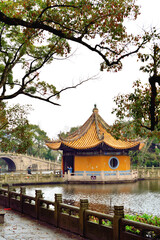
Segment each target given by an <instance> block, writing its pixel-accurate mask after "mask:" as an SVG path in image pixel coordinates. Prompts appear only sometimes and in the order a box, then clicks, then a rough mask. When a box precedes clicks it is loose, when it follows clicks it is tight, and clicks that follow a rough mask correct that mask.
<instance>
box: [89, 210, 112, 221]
mask: <svg viewBox="0 0 160 240" xmlns="http://www.w3.org/2000/svg"><path fill="white" fill-rule="evenodd" d="M85 214H86V217H88V216H94V217H97V218H98V219H108V220H109V221H111V222H113V216H112V215H109V214H105V213H99V212H96V211H92V210H86V211H85Z"/></svg>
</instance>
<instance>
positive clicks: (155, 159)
mask: <svg viewBox="0 0 160 240" xmlns="http://www.w3.org/2000/svg"><path fill="white" fill-rule="evenodd" d="M159 153H160V145H159V140H158V138H155V137H152V138H148V139H147V141H145V146H144V147H143V148H142V149H141V151H135V152H130V156H131V162H132V165H133V166H137V165H138V166H146V167H152V166H154V167H159V166H160V155H159Z"/></svg>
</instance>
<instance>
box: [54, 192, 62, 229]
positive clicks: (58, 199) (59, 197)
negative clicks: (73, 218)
mask: <svg viewBox="0 0 160 240" xmlns="http://www.w3.org/2000/svg"><path fill="white" fill-rule="evenodd" d="M60 203H62V194H55V206H54V208H55V209H54V222H55V226H56V227H58V226H59V222H58V218H59V211H60V209H59V204H60Z"/></svg>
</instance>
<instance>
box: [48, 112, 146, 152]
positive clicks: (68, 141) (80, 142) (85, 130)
mask: <svg viewBox="0 0 160 240" xmlns="http://www.w3.org/2000/svg"><path fill="white" fill-rule="evenodd" d="M108 130H109V125H108V124H107V123H106V122H105V121H104V120H103V119H102V118H101V116H100V115H99V114H98V109H97V108H96V107H95V108H94V109H93V113H92V115H91V116H90V118H89V119H88V120H87V121H86V122H85V123H84V124H83V125H82V126H81V127H80V128H78V129H77V130H76V131H75V132H74V133H72V134H70V135H69V136H68V137H66V138H64V139H63V138H62V137H61V136H60V139H59V140H57V141H52V142H47V143H46V145H47V146H48V147H49V148H51V149H54V150H58V149H61V150H62V149H64V147H65V146H66V147H69V148H71V149H77V150H78V149H79V150H86V149H91V148H94V147H96V146H98V145H100V144H101V143H103V144H105V145H106V146H109V147H111V148H114V149H120V150H123V149H132V148H134V147H138V148H140V147H141V148H142V145H140V142H130V141H122V140H116V139H115V138H114V137H113V136H112V135H111V134H110V133H109V131H108Z"/></svg>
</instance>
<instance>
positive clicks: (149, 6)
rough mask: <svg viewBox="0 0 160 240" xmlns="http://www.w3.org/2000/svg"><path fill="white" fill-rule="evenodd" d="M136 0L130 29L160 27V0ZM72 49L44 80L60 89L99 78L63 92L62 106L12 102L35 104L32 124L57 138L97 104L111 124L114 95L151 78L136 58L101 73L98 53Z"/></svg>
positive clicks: (25, 100)
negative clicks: (137, 9)
mask: <svg viewBox="0 0 160 240" xmlns="http://www.w3.org/2000/svg"><path fill="white" fill-rule="evenodd" d="M137 3H138V4H139V5H141V6H142V7H141V15H140V16H139V17H138V20H137V21H136V22H133V23H132V24H129V30H131V31H132V32H137V31H140V30H141V29H142V28H145V29H146V28H150V27H153V26H156V27H157V28H159V20H160V17H159V16H160V15H159V9H160V0H152V1H150V0H138V1H137ZM73 49H77V50H76V53H75V54H74V56H72V57H71V58H69V59H67V60H63V61H54V62H53V63H52V64H50V65H47V66H46V67H44V68H43V69H42V70H41V79H42V80H46V79H47V81H48V82H50V83H53V84H55V85H56V86H58V87H57V89H58V90H60V89H61V88H63V87H66V86H71V85H72V84H76V83H78V82H79V81H80V80H83V79H86V78H87V77H90V76H93V75H96V74H99V75H98V76H99V77H98V79H97V80H94V81H90V82H88V83H85V84H83V85H81V86H79V87H78V88H77V89H72V90H67V91H65V92H63V93H62V94H61V97H60V100H58V101H57V102H58V103H59V104H61V106H60V107H58V106H54V105H51V104H49V103H45V102H42V101H39V100H35V99H30V98H28V97H24V96H23V97H22V96H21V97H17V98H16V99H14V100H10V101H9V103H20V104H32V106H33V108H34V111H32V112H31V114H30V115H29V120H30V123H32V124H37V125H39V126H40V128H41V129H43V130H44V131H46V132H47V134H48V136H49V137H50V138H54V139H55V138H56V137H57V134H58V133H60V131H68V130H69V129H70V128H71V127H75V126H80V125H82V124H83V123H84V122H85V121H86V120H87V119H88V118H89V116H90V115H91V114H92V110H93V107H94V104H97V107H98V109H99V114H100V115H101V117H102V118H103V119H104V120H105V121H106V122H107V123H108V124H112V123H113V122H114V121H115V119H116V118H115V116H114V115H113V114H111V111H112V108H113V107H114V103H113V98H114V96H117V95H118V94H119V93H120V94H122V93H128V92H131V91H132V84H133V82H134V81H135V80H137V79H141V80H142V82H143V83H147V81H148V76H147V75H146V74H144V73H142V72H140V71H139V64H137V59H136V58H135V57H129V58H127V59H125V60H124V61H123V65H124V67H123V70H122V71H120V72H118V73H108V72H106V71H104V72H100V70H99V69H100V63H101V62H102V59H101V58H100V57H99V56H97V55H96V54H95V53H94V54H93V53H92V52H91V51H89V50H87V49H86V48H84V47H82V46H76V45H75V44H74V45H73ZM17 78H18V72H17Z"/></svg>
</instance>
